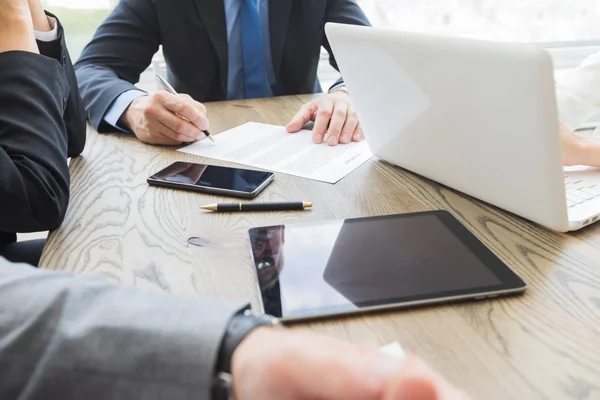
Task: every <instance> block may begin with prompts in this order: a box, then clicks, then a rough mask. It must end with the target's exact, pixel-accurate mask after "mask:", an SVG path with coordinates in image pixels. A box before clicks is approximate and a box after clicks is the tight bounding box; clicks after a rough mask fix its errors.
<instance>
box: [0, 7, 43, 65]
mask: <svg viewBox="0 0 600 400" xmlns="http://www.w3.org/2000/svg"><path fill="white" fill-rule="evenodd" d="M11 50H21V51H29V52H32V53H39V49H38V47H37V43H36V42H35V35H34V33H33V22H32V20H31V13H30V11H29V5H28V3H27V0H0V53H2V52H5V51H11Z"/></svg>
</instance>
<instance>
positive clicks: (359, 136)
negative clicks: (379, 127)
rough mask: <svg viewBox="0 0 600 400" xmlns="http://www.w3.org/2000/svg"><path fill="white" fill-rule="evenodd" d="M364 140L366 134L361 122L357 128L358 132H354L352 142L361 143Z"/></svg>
mask: <svg viewBox="0 0 600 400" xmlns="http://www.w3.org/2000/svg"><path fill="white" fill-rule="evenodd" d="M364 138H365V134H364V132H363V129H362V126H361V125H360V122H359V123H358V125H357V126H356V130H355V131H354V136H352V140H354V141H355V142H360V141H361V140H363V139H364Z"/></svg>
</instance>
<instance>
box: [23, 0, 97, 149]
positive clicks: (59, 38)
mask: <svg viewBox="0 0 600 400" xmlns="http://www.w3.org/2000/svg"><path fill="white" fill-rule="evenodd" d="M27 1H28V3H29V9H30V11H31V17H32V20H33V29H34V30H35V34H36V39H37V46H38V48H39V50H40V54H41V55H43V56H46V57H50V58H54V59H55V60H56V61H58V62H59V63H60V64H61V65H62V67H63V68H64V70H65V75H66V77H67V80H68V82H69V96H68V98H67V99H66V100H67V106H66V108H65V112H64V118H63V119H64V121H65V127H66V128H67V134H68V151H67V155H68V156H69V157H76V156H78V155H80V154H81V152H82V151H83V148H84V147H85V140H86V121H85V110H84V109H83V102H82V101H81V96H79V89H78V88H77V79H76V77H75V70H74V69H73V63H72V62H71V56H70V55H69V51H68V50H67V42H66V40H65V33H64V29H63V27H62V25H61V24H60V21H59V20H58V19H57V18H56V17H55V16H53V15H51V14H47V13H46V12H44V8H43V7H42V4H41V2H40V0H27Z"/></svg>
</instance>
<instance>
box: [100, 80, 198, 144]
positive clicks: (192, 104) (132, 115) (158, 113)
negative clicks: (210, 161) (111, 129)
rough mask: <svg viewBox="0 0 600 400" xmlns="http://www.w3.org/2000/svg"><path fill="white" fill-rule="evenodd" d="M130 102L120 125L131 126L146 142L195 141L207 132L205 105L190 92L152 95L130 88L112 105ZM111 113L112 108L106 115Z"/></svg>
mask: <svg viewBox="0 0 600 400" xmlns="http://www.w3.org/2000/svg"><path fill="white" fill-rule="evenodd" d="M161 85H162V83H161ZM163 87H164V86H163ZM171 89H172V88H171ZM132 99H133V101H132ZM128 102H130V103H131V104H130V105H129V107H128V108H127V109H126V111H125V112H124V113H123V115H122V117H121V119H120V120H119V121H118V125H119V127H121V128H124V129H130V130H132V131H133V133H134V134H135V135H136V136H137V138H138V139H140V140H141V141H142V142H144V143H149V144H161V145H180V144H182V143H191V142H195V141H197V140H200V139H202V138H204V137H205V136H206V133H204V131H206V130H207V129H208V118H207V117H206V107H204V105H202V104H201V103H198V102H197V101H194V100H193V99H192V98H191V97H190V96H188V95H185V94H181V95H177V94H173V93H171V92H170V91H169V90H163V91H160V92H157V93H153V94H151V95H147V94H146V93H144V92H141V91H139V92H138V91H129V92H125V93H123V94H121V95H120V96H119V97H118V98H117V99H116V100H115V103H114V105H113V107H116V108H117V109H119V108H120V107H123V108H124V107H125V106H126V105H127V104H128ZM117 112H120V111H119V110H117ZM109 116H110V110H109V113H108V114H107V119H108V118H109Z"/></svg>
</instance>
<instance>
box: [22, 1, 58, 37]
mask: <svg viewBox="0 0 600 400" xmlns="http://www.w3.org/2000/svg"><path fill="white" fill-rule="evenodd" d="M27 3H28V4H29V11H30V12H31V19H32V21H33V29H35V30H36V31H38V32H50V31H51V30H52V26H50V21H48V17H47V16H46V13H45V12H44V7H42V3H41V2H40V0H27Z"/></svg>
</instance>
